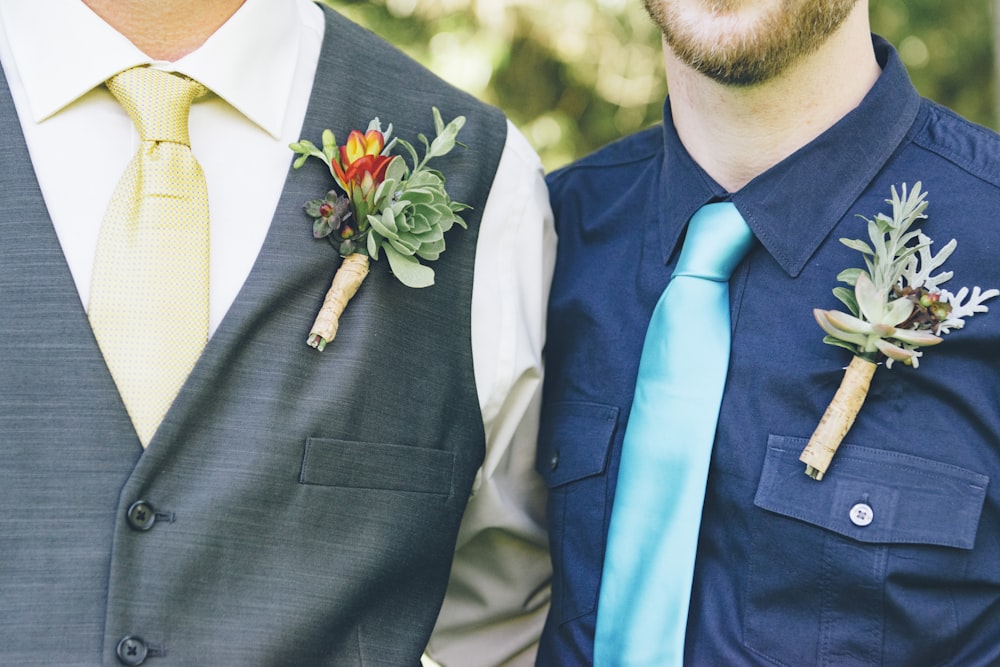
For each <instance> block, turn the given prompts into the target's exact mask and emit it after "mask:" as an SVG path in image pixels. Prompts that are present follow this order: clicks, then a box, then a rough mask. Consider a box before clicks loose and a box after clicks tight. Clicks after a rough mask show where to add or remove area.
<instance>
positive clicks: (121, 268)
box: [88, 67, 209, 447]
mask: <svg viewBox="0 0 1000 667" xmlns="http://www.w3.org/2000/svg"><path fill="white" fill-rule="evenodd" d="M107 87H108V90H110V91H111V94H112V95H114V96H115V98H116V99H117V100H118V101H119V103H120V104H121V105H122V107H124V109H125V111H126V112H127V113H128V115H129V117H130V118H131V119H132V122H133V123H135V126H136V129H137V130H138V132H139V138H140V140H141V142H142V143H141V144H140V145H139V151H138V153H137V154H136V155H135V157H133V158H132V161H131V162H130V163H129V165H128V167H127V168H126V169H125V173H124V174H123V175H122V178H121V180H120V181H119V182H118V186H117V188H116V189H115V192H114V194H113V195H112V197H111V203H110V204H109V205H108V210H107V213H106V214H105V216H104V221H103V223H102V225H101V231H100V236H99V238H98V243H97V255H96V257H95V260H94V274H93V279H92V282H91V291H90V305H89V308H88V314H89V317H90V323H91V326H92V327H93V329H94V334H95V335H96V336H97V341H98V343H99V344H100V346H101V352H102V353H103V355H104V359H105V361H106V362H107V365H108V368H109V369H110V371H111V375H112V377H114V380H115V383H116V384H117V385H118V391H119V393H120V394H121V397H122V400H123V401H124V403H125V407H126V409H127V410H128V414H129V416H130V417H131V419H132V423H133V424H134V425H135V430H136V433H137V434H138V435H139V440H140V442H141V443H142V446H143V447H146V446H147V445H148V444H149V441H150V440H151V439H152V437H153V434H154V433H155V432H156V429H157V428H158V427H159V425H160V422H161V421H162V420H163V417H164V415H165V414H166V412H167V409H168V408H169V407H170V404H171V403H172V402H173V400H174V398H175V397H176V396H177V392H178V391H179V390H180V388H181V385H182V384H184V381H185V379H186V378H187V376H188V374H189V373H190V371H191V369H192V367H193V366H194V364H195V362H196V361H197V359H198V356H199V355H200V354H201V351H202V349H203V348H204V346H205V343H206V341H207V340H208V256H209V255H208V242H209V232H208V192H207V190H206V187H205V176H204V174H203V173H202V170H201V167H200V166H199V165H198V162H197V161H196V160H195V159H194V156H193V155H192V154H191V148H190V140H189V138H188V112H189V111H190V108H191V102H192V101H193V100H194V99H196V98H198V97H200V96H201V95H204V94H206V93H207V92H208V91H207V89H206V88H205V87H204V86H202V85H201V84H199V83H196V82H194V81H191V80H190V79H186V78H183V77H181V76H177V75H174V74H170V73H168V72H163V71H160V70H155V69H152V68H149V67H137V68H134V69H130V70H126V71H124V72H122V73H120V74H118V75H116V76H114V77H112V78H111V79H109V80H108V81H107Z"/></svg>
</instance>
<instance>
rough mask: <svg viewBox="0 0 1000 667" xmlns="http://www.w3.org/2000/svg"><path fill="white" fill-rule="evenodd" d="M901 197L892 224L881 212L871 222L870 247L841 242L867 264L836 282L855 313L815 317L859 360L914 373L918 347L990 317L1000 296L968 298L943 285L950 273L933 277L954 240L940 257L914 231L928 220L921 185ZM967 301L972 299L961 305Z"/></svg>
mask: <svg viewBox="0 0 1000 667" xmlns="http://www.w3.org/2000/svg"><path fill="white" fill-rule="evenodd" d="M901 189H902V193H901V194H900V193H897V191H896V188H895V186H893V188H892V199H888V200H886V202H887V203H889V204H891V205H892V217H891V218H890V217H889V216H887V215H885V214H882V213H879V214H877V215H876V216H875V218H874V219H873V220H869V219H867V218H864V217H863V216H859V217H862V219H863V220H865V221H866V222H867V223H868V237H869V240H870V243H869V242H868V241H863V240H861V239H840V241H841V243H843V244H844V245H846V246H848V247H850V248H854V249H855V250H859V251H860V252H861V253H862V255H863V256H864V259H865V265H866V268H867V270H865V269H857V268H853V269H847V270H846V271H842V272H841V273H840V274H839V275H838V276H837V279H838V280H840V281H841V282H844V283H846V284H848V285H850V286H851V287H853V289H848V288H846V287H837V288H835V289H834V290H833V293H834V295H835V296H836V297H837V298H838V299H840V301H842V302H843V303H844V305H846V306H847V308H848V310H850V313H844V312H840V311H836V310H821V309H815V310H814V311H813V314H814V316H815V317H816V321H817V322H818V323H819V325H820V327H822V328H823V331H825V332H826V334H827V336H826V337H825V338H824V339H823V340H824V341H825V342H827V343H830V344H832V345H838V346H840V347H844V348H847V349H848V350H850V351H851V352H853V353H854V354H856V355H857V356H860V357H862V358H864V359H868V360H869V361H875V360H876V359H877V358H878V356H879V354H880V353H881V354H882V355H885V357H886V359H887V362H886V365H887V366H891V365H892V362H893V361H902V362H904V363H906V364H910V365H913V366H916V365H917V364H918V361H919V358H920V355H921V352H920V351H919V350H918V348H921V347H926V346H929V345H936V344H937V343H940V342H941V335H943V334H946V333H948V332H949V331H951V330H952V329H957V328H960V327H961V326H963V325H964V322H963V320H962V318H963V317H965V316H967V315H972V314H973V313H976V312H985V311H986V310H987V307H986V306H983V305H982V302H983V301H985V300H987V299H990V298H992V297H994V296H997V295H998V294H1000V291H998V290H995V289H991V290H986V291H980V289H979V288H978V287H976V288H974V289H973V291H972V294H971V295H969V291H968V289H967V288H962V289H961V290H960V291H959V293H958V296H957V297H956V296H955V295H952V294H951V293H950V292H948V291H946V290H942V289H939V285H940V284H941V283H943V282H945V281H947V280H949V279H950V278H951V277H952V272H950V271H942V272H940V273H937V274H934V273H933V272H934V271H935V270H936V269H937V268H939V267H940V266H941V265H942V264H943V263H944V261H945V260H946V259H947V258H948V257H949V256H950V255H951V253H952V252H953V251H954V250H955V247H956V245H957V243H956V241H955V240H954V239H952V240H951V241H949V242H948V243H947V244H945V246H944V247H943V248H942V249H941V251H940V252H938V253H937V254H936V255H935V254H933V253H932V252H931V250H930V246H931V244H932V243H933V242H932V241H931V239H930V238H929V237H927V236H926V235H924V234H923V233H922V232H921V231H920V230H919V229H911V227H912V226H913V225H914V224H915V223H916V222H917V221H919V220H924V219H926V218H927V216H926V214H925V213H924V210H925V209H926V208H927V193H926V192H923V191H921V189H920V182H919V181H918V182H917V183H916V184H915V185H914V186H913V189H912V190H911V191H909V193H908V192H907V187H906V184H905V183H904V184H903V185H902V188H901ZM966 296H969V297H970V298H969V300H968V301H966V302H965V303H963V300H964V299H965V298H966Z"/></svg>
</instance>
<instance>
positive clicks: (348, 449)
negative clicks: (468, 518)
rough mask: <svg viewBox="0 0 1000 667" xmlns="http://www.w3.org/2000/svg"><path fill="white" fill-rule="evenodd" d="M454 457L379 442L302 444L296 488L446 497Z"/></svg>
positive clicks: (312, 440)
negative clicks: (319, 487) (300, 484)
mask: <svg viewBox="0 0 1000 667" xmlns="http://www.w3.org/2000/svg"><path fill="white" fill-rule="evenodd" d="M454 474H455V455H454V454H453V453H452V452H448V451H445V450H441V449H428V448H426V447H407V446H403V445H390V444H386V443H381V442H355V441H349V440H338V439H335V438H308V439H307V440H306V447H305V454H304V456H303V458H302V471H301V473H300V474H299V482H300V483H302V484H318V485H321V486H342V487H350V488H355V489H382V490H387V491H412V492H415V493H433V494H441V495H450V494H451V492H452V488H451V487H452V478H453V476H454Z"/></svg>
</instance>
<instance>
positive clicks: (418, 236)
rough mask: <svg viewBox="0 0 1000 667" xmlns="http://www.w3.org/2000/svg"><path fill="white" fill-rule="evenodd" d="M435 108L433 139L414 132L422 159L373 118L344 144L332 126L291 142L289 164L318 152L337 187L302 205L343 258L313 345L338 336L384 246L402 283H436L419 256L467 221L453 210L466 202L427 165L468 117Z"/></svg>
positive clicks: (433, 255)
mask: <svg viewBox="0 0 1000 667" xmlns="http://www.w3.org/2000/svg"><path fill="white" fill-rule="evenodd" d="M432 110H433V113H434V129H435V137H434V139H433V140H428V139H427V137H426V136H424V135H423V134H418V135H417V138H418V139H419V140H420V142H421V143H422V144H423V147H424V157H423V158H420V156H419V155H418V154H417V151H416V149H415V148H414V147H413V145H412V144H410V143H409V142H407V141H404V140H403V139H399V138H394V137H392V125H391V124H390V125H389V127H388V128H386V129H385V131H383V130H382V125H381V123H380V121H379V119H378V118H375V119H374V120H372V121H371V122H370V123H369V124H368V129H367V130H366V131H365V132H361V131H360V130H353V131H351V133H350V134H349V135H348V137H347V141H346V142H345V143H344V144H343V145H338V144H337V139H336V137H335V136H334V134H333V132H331V131H330V130H324V131H323V137H322V147H321V148H318V147H317V146H316V145H315V144H313V143H312V142H311V141H308V140H305V139H301V140H299V141H298V142H296V143H294V144H291V146H290V148H291V149H292V150H293V151H295V152H296V153H297V154H298V155H299V157H298V158H296V160H295V162H294V164H293V166H294V167H295V168H296V169H298V168H299V167H301V166H302V165H303V164H304V163H305V161H306V160H307V159H309V158H310V157H315V158H318V159H320V160H322V161H323V162H324V163H325V164H326V165H327V167H328V168H329V169H330V174H331V175H332V176H333V180H334V182H335V183H336V185H337V188H338V189H334V190H330V191H329V192H328V193H327V194H326V196H325V197H323V198H322V199H314V200H312V201H309V202H306V204H305V211H306V214H307V215H308V216H309V217H311V218H312V219H313V236H314V237H315V238H317V239H327V240H328V241H329V242H330V243H331V244H332V245H333V246H334V247H335V248H336V249H337V251H338V252H339V253H340V256H341V257H342V258H343V261H342V262H341V265H340V268H338V269H337V272H336V273H335V274H334V277H333V282H332V284H331V285H330V289H329V291H328V292H327V294H326V298H325V299H324V300H323V306H322V307H321V308H320V311H319V314H318V315H317V316H316V321H315V322H314V323H313V326H312V329H311V330H310V332H309V337H308V339H307V340H306V342H307V343H308V344H309V345H311V346H312V347H314V348H316V349H317V350H320V351H322V350H323V348H325V347H326V345H327V344H328V343H329V342H330V341H332V340H333V338H334V336H336V335H337V328H338V325H339V321H340V316H341V314H343V312H344V308H346V307H347V303H348V301H350V300H351V298H352V297H353V296H354V295H355V294H356V293H357V291H358V288H359V287H361V283H362V282H363V281H364V279H365V277H366V276H367V275H368V266H369V260H377V259H378V258H379V254H380V253H385V256H386V258H388V260H389V267H390V269H391V270H392V273H393V275H395V276H396V278H398V279H399V281H400V282H401V283H403V284H404V285H406V286H408V287H427V286H429V285H433V284H434V270H433V269H431V268H430V267H429V266H426V265H425V264H422V263H421V261H420V260H424V261H425V262H430V261H433V260H435V259H437V258H438V257H439V256H440V255H441V253H442V252H444V249H445V243H444V233H445V232H447V231H448V230H449V229H451V228H452V226H453V225H459V226H460V227H462V228H463V229H464V228H466V225H465V222H464V221H463V220H462V218H460V217H459V216H458V213H459V212H460V211H463V210H465V209H467V208H469V207H468V206H466V205H465V204H461V203H459V202H455V201H452V200H451V198H450V197H449V196H448V193H447V192H446V191H445V187H444V176H443V175H442V174H441V172H439V171H437V170H435V169H432V168H430V167H428V162H430V161H431V160H432V159H433V158H436V157H441V156H442V155H446V154H447V153H449V152H450V151H451V149H452V148H454V147H455V144H456V143H457V142H456V137H457V136H458V132H459V130H461V129H462V126H463V125H465V117H464V116H459V117H457V118H455V119H454V120H453V121H451V122H450V123H448V124H447V125H445V124H444V121H443V120H442V119H441V113H440V112H439V111H438V110H437V108H433V109H432ZM397 146H399V147H401V148H402V149H403V150H405V151H406V153H407V154H408V155H409V157H410V158H411V160H412V163H413V164H412V167H411V166H410V165H408V164H407V162H406V160H405V159H404V158H403V156H401V155H394V154H393V152H392V151H393V149H394V148H395V147H397Z"/></svg>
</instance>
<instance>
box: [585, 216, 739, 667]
mask: <svg viewBox="0 0 1000 667" xmlns="http://www.w3.org/2000/svg"><path fill="white" fill-rule="evenodd" d="M752 241H753V235H752V234H751V232H750V229H749V228H748V227H747V225H746V223H745V222H744V221H743V217H742V216H741V215H740V214H739V212H738V211H737V210H736V207H735V206H733V205H732V204H731V203H728V202H726V203H718V204H708V205H706V206H703V207H702V208H700V209H698V211H697V212H696V213H695V214H694V216H693V217H692V218H691V222H690V223H689V224H688V231H687V238H686V239H685V241H684V246H683V248H681V254H680V258H679V259H678V261H677V268H675V269H674V273H673V276H672V278H671V280H670V284H669V285H668V286H667V289H665V290H664V292H663V296H661V297H660V300H659V302H658V303H657V304H656V308H655V309H654V310H653V316H652V319H651V320H650V323H649V328H648V329H647V331H646V340H645V343H644V345H643V348H642V357H641V358H640V361H639V375H638V378H637V380H636V388H635V398H634V399H633V401H632V412H631V416H630V417H629V420H628V426H627V427H626V430H625V441H624V444H623V445H622V458H621V464H620V468H619V472H618V483H617V487H616V491H615V501H614V507H613V509H612V512H611V527H610V529H609V533H608V546H607V552H606V553H605V561H604V573H603V577H602V580H601V593H600V598H599V600H598V608H597V630H596V637H595V642H594V664H595V665H596V666H597V667H609V666H622V667H626V666H627V667H640V666H641V667H672V666H673V665H680V664H682V662H683V659H684V634H685V630H686V626H687V615H688V605H689V601H690V597H691V580H692V577H693V575H694V560H695V551H696V548H697V543H698V530H699V527H700V525H701V510H702V504H703V503H704V498H705V481H706V478H707V476H708V466H709V460H710V459H711V455H712V443H713V441H714V440H715V427H716V424H717V422H718V417H719V405H720V404H721V402H722V390H723V386H724V385H725V382H726V372H727V370H728V367H729V339H730V320H729V276H730V274H731V273H732V271H733V269H734V268H736V265H737V264H739V263H740V261H741V260H742V259H743V257H744V255H746V253H747V251H748V250H749V249H750V245H751V243H752Z"/></svg>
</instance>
